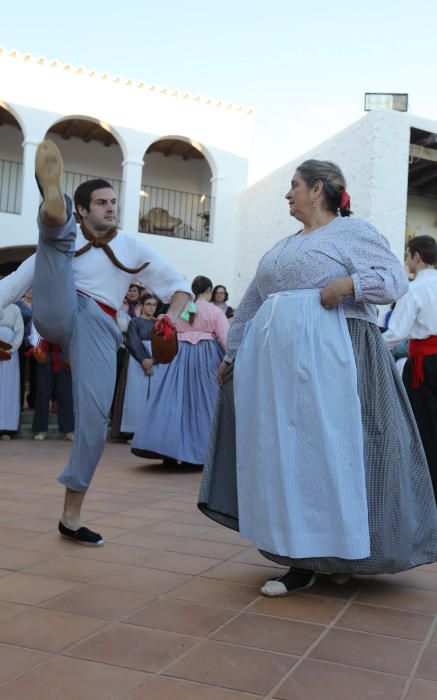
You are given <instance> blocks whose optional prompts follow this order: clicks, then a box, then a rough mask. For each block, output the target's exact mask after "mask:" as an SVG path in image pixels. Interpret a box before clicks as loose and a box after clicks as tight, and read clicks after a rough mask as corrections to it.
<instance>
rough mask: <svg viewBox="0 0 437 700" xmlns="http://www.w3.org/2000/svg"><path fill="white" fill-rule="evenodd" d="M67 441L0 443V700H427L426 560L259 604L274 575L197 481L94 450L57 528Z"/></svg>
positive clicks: (429, 592)
mask: <svg viewBox="0 0 437 700" xmlns="http://www.w3.org/2000/svg"><path fill="white" fill-rule="evenodd" d="M68 449H69V448H68V445H66V444H65V443H63V442H60V441H57V440H50V441H47V442H45V443H40V444H35V443H34V442H31V441H29V440H12V441H10V442H1V443H0V525H1V528H0V700H25V699H27V698H30V699H31V700H121V699H122V698H123V699H127V698H129V700H167V699H168V700H170V699H171V700H250V699H251V698H252V700H253V699H254V698H269V699H270V698H271V699H273V698H277V699H281V700H364V699H371V700H436V698H437V614H436V613H437V565H436V564H433V565H428V566H424V567H421V568H420V569H417V570H414V571H410V572H407V573H404V574H399V575H397V576H380V577H377V578H373V579H370V578H369V579H359V580H354V581H353V582H351V583H349V584H347V585H346V586H343V587H338V586H335V585H333V584H332V583H330V582H329V581H328V580H320V581H319V582H318V583H317V585H316V587H315V588H313V589H312V590H311V591H308V593H306V594H297V595H295V596H292V597H289V598H283V599H279V600H271V599H266V598H263V597H261V596H260V595H259V586H260V584H261V583H263V582H264V581H265V580H266V579H267V578H268V577H269V576H270V575H272V574H273V575H274V574H275V572H276V571H277V570H278V569H277V568H276V567H274V566H272V565H270V564H269V562H268V561H267V560H266V559H263V558H262V557H261V556H260V555H259V554H258V553H257V552H256V551H255V550H254V549H253V548H251V547H250V546H248V543H247V542H242V541H240V539H239V536H238V534H236V533H233V532H231V531H228V530H226V529H224V528H222V527H219V526H217V525H215V524H214V523H212V522H211V521H209V520H208V519H206V518H205V517H204V516H203V515H201V514H200V513H199V512H198V511H197V509H196V505H195V503H196V495H197V489H198V484H199V480H200V473H199V472H187V471H184V470H182V471H168V470H166V469H164V468H163V466H162V465H161V464H158V465H157V464H153V462H152V461H149V462H146V461H144V460H140V459H138V458H135V457H133V456H132V455H131V454H130V452H129V449H128V447H127V446H126V445H117V444H108V446H107V449H106V451H105V455H104V458H103V460H102V463H101V464H100V466H99V469H98V471H97V475H96V477H95V480H94V483H93V487H92V489H91V491H90V493H89V495H88V497H87V500H86V510H85V512H84V516H85V518H86V522H87V523H89V524H91V525H92V526H93V527H95V528H96V529H99V530H100V531H101V532H102V534H103V535H104V537H105V539H106V544H105V546H104V547H100V548H86V547H81V546H79V545H75V544H74V543H71V542H68V541H65V540H62V539H61V538H60V537H59V536H58V535H57V533H56V525H57V516H58V514H59V510H60V507H61V501H62V490H61V488H60V487H59V486H57V484H56V481H55V477H56V475H57V472H58V471H59V467H60V465H62V464H63V462H64V461H65V458H66V455H67V453H68Z"/></svg>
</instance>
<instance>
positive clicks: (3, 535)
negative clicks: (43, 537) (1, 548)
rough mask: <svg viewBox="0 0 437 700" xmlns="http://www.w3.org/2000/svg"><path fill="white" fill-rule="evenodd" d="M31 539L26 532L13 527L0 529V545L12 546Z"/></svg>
mask: <svg viewBox="0 0 437 700" xmlns="http://www.w3.org/2000/svg"><path fill="white" fill-rule="evenodd" d="M28 538H29V533H28V532H26V531H25V530H18V529H17V528H13V527H2V528H0V544H5V545H11V544H14V543H15V542H20V541H21V542H23V541H25V540H26V541H27V540H28Z"/></svg>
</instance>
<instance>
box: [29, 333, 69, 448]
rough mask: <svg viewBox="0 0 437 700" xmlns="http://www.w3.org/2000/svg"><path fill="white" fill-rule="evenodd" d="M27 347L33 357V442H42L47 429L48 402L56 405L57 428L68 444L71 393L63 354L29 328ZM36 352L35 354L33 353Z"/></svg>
mask: <svg viewBox="0 0 437 700" xmlns="http://www.w3.org/2000/svg"><path fill="white" fill-rule="evenodd" d="M30 344H31V346H32V348H33V350H34V355H35V364H36V367H35V375H36V377H35V379H36V392H35V413H34V415H33V423H32V431H33V433H34V436H33V439H34V440H38V441H41V440H46V439H47V435H48V427H49V407H50V399H54V400H55V401H56V403H57V407H58V410H57V415H58V428H59V432H60V433H62V434H63V436H64V440H68V441H69V442H72V440H73V433H74V416H73V389H72V383H71V371H70V367H69V366H68V364H67V363H66V361H65V357H64V354H63V352H62V350H61V348H60V347H59V345H55V344H54V343H47V342H46V341H45V340H43V339H42V338H41V336H40V335H39V334H38V332H37V330H36V328H35V326H33V324H32V330H31V335H30ZM36 348H38V351H37V352H35V349H36Z"/></svg>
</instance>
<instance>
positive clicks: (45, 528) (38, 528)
mask: <svg viewBox="0 0 437 700" xmlns="http://www.w3.org/2000/svg"><path fill="white" fill-rule="evenodd" d="M57 526H58V521H57V520H56V519H55V518H53V517H52V518H47V517H41V516H38V515H21V516H20V517H19V518H13V519H12V520H9V522H8V527H12V528H16V529H17V530H30V532H32V534H33V533H35V532H51V531H53V530H56V528H57Z"/></svg>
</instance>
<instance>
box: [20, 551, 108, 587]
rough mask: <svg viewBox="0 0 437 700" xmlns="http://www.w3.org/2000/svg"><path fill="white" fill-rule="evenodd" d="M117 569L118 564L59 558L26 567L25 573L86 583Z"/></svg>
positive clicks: (76, 558) (77, 558)
mask: <svg viewBox="0 0 437 700" xmlns="http://www.w3.org/2000/svg"><path fill="white" fill-rule="evenodd" d="M119 568H120V566H119V564H109V563H107V562H101V561H92V560H90V559H81V558H79V557H62V556H61V557H56V558H55V559H50V560H49V561H46V562H43V563H42V564H37V565H36V566H31V567H28V568H27V569H26V573H28V574H35V575H37V576H49V577H50V578H58V579H66V580H68V581H79V582H82V583H86V582H88V581H92V580H93V579H95V578H98V577H99V576H103V575H104V574H109V573H111V572H112V571H116V570H118V569H119Z"/></svg>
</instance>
